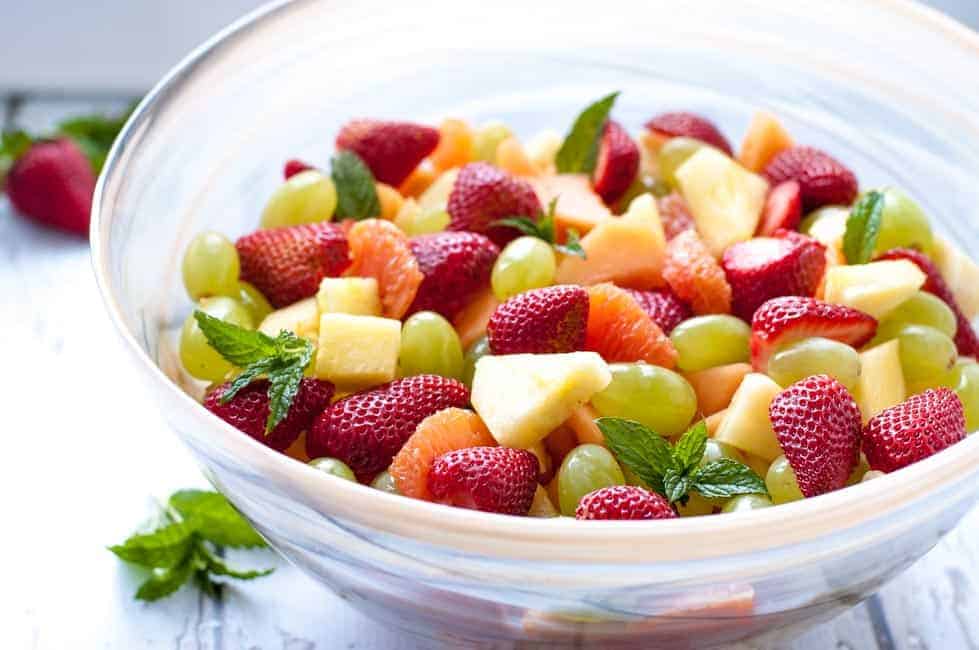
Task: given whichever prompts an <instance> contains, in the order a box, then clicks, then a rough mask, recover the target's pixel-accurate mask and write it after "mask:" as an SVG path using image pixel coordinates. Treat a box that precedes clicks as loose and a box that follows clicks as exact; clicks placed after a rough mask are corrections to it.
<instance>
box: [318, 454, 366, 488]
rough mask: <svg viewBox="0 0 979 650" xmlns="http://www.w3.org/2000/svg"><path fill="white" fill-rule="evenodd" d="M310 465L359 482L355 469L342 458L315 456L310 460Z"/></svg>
mask: <svg viewBox="0 0 979 650" xmlns="http://www.w3.org/2000/svg"><path fill="white" fill-rule="evenodd" d="M309 466H310V467H315V468H316V469H318V470H320V471H321V472H326V473H327V474H333V475H334V476H338V477H340V478H342V479H346V480H348V481H353V482H354V483H356V482H357V477H356V476H354V472H353V470H352V469H350V468H349V467H348V466H347V464H346V463H345V462H343V461H342V460H337V459H336V458H314V459H313V460H311V461H309Z"/></svg>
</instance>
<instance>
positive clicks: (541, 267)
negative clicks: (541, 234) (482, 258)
mask: <svg viewBox="0 0 979 650" xmlns="http://www.w3.org/2000/svg"><path fill="white" fill-rule="evenodd" d="M556 272H557V258H556V257H555V256H554V249H553V248H552V247H551V245H550V244H548V243H547V242H545V241H544V240H542V239H538V238H537V237H519V238H517V239H514V240H513V241H512V242H510V243H509V244H507V245H506V248H504V249H503V251H502V252H501V253H500V256H499V257H497V258H496V263H495V264H493V272H492V275H491V276H490V283H491V284H492V285H493V293H494V294H495V295H496V298H497V299H498V300H500V301H503V300H506V299H507V298H511V297H513V296H515V295H517V294H518V293H523V292H524V291H529V290H531V289H539V288H541V287H546V286H549V285H550V284H551V283H553V282H554V274H555V273H556Z"/></svg>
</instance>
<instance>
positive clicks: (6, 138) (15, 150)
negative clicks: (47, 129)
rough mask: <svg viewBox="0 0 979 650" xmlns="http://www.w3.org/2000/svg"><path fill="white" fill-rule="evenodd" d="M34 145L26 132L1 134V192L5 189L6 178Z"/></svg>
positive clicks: (5, 132)
mask: <svg viewBox="0 0 979 650" xmlns="http://www.w3.org/2000/svg"><path fill="white" fill-rule="evenodd" d="M32 144H34V140H33V138H31V136H30V135H28V134H27V132H26V131H4V132H3V133H2V134H0V190H2V189H3V179H4V176H6V175H7V172H8V171H9V170H10V168H11V167H13V165H14V163H15V162H17V159H18V158H20V157H21V156H23V155H24V153H26V152H27V150H28V149H30V148H31V145H32Z"/></svg>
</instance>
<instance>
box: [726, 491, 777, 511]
mask: <svg viewBox="0 0 979 650" xmlns="http://www.w3.org/2000/svg"><path fill="white" fill-rule="evenodd" d="M773 505H775V504H773V503H772V500H771V499H769V498H768V497H766V496H765V495H763V494H741V495H739V496H736V497H732V498H731V499H730V500H729V501H728V502H727V503H725V504H724V507H723V508H721V512H749V511H751V510H761V509H762V508H770V507H772V506H773Z"/></svg>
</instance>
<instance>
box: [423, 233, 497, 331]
mask: <svg viewBox="0 0 979 650" xmlns="http://www.w3.org/2000/svg"><path fill="white" fill-rule="evenodd" d="M409 245H410V246H411V252H412V253H414V255H415V259H416V260H417V261H418V269H419V270H420V271H421V273H422V275H424V276H425V278H424V280H422V283H421V285H420V286H419V287H418V293H417V294H415V300H414V302H413V303H412V304H411V307H410V308H409V309H408V313H414V312H416V311H424V310H430V311H435V312H438V313H440V314H442V315H443V316H445V317H446V318H448V319H449V320H451V319H452V318H453V317H454V316H455V315H456V314H457V313H458V312H459V310H460V309H462V308H463V307H465V306H466V305H467V304H469V301H470V300H471V299H472V298H473V296H475V295H476V294H477V293H479V291H480V290H481V289H483V288H484V287H487V286H489V280H490V272H491V271H492V270H493V263H494V262H496V258H497V256H498V255H499V254H500V249H499V248H498V247H497V246H496V244H494V243H493V242H491V241H490V240H489V239H488V238H487V237H485V236H483V235H479V234H476V233H473V232H439V233H433V234H431V235H419V236H417V237H413V238H412V239H411V240H410V242H409Z"/></svg>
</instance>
